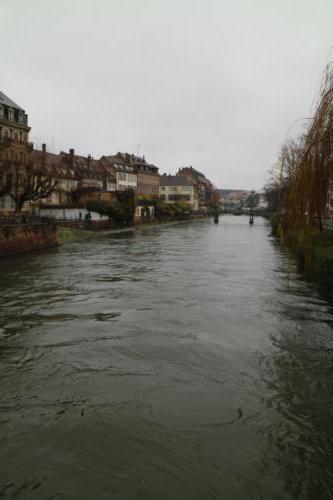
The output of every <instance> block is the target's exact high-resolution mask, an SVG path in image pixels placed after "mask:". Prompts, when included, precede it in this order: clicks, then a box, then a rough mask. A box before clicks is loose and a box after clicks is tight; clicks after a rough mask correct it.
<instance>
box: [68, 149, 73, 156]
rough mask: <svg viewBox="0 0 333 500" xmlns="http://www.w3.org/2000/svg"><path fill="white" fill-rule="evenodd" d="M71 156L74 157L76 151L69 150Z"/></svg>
mask: <svg viewBox="0 0 333 500" xmlns="http://www.w3.org/2000/svg"><path fill="white" fill-rule="evenodd" d="M69 154H70V155H71V156H74V149H73V148H71V149H70V150H69Z"/></svg>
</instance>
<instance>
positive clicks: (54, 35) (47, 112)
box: [0, 0, 333, 189]
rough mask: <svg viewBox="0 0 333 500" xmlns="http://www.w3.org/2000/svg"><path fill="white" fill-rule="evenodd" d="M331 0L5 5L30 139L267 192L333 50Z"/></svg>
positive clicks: (21, 1) (13, 74)
mask: <svg viewBox="0 0 333 500" xmlns="http://www.w3.org/2000/svg"><path fill="white" fill-rule="evenodd" d="M332 19H333V0H252V1H251V0H233V1H231V0H229V1H225V0H0V22H1V30H0V46H1V47H2V49H1V86H0V90H2V91H3V92H4V93H5V94H7V95H8V96H9V97H11V98H12V99H13V100H14V101H16V102H17V103H18V104H20V105H21V106H22V107H23V108H25V109H26V111H27V112H28V113H29V119H30V125H31V127H32V135H31V137H32V140H33V141H35V142H39V143H41V142H47V143H48V144H50V146H51V143H52V137H53V143H54V150H55V152H57V151H59V150H60V149H63V150H67V149H68V148H70V147H74V148H75V150H76V151H77V152H79V153H82V154H88V153H91V154H92V155H93V156H94V157H96V158H97V157H99V156H101V155H102V154H107V153H108V154H113V153H115V152H117V151H127V152H130V153H131V152H133V153H136V152H137V151H138V144H140V148H139V151H140V153H141V154H143V153H144V154H145V155H146V158H147V160H148V161H151V162H153V163H155V164H156V165H157V166H158V167H160V172H161V173H163V172H164V171H167V172H169V173H175V172H176V171H177V169H178V168H179V167H182V166H185V165H193V166H194V167H195V168H197V169H199V170H202V171H203V172H204V173H205V174H206V175H207V176H208V177H209V178H210V179H211V180H212V181H213V182H214V183H215V184H216V185H217V186H218V187H220V188H249V189H251V188H260V187H262V185H263V183H264V180H265V175H266V172H267V170H268V168H269V167H270V166H271V165H272V164H273V163H274V162H275V161H276V157H277V153H278V149H279V145H280V144H281V142H282V141H283V140H284V138H285V136H286V134H287V131H288V129H289V127H290V125H291V123H292V122H293V121H294V120H295V119H297V118H299V117H302V116H308V115H309V113H310V111H311V109H312V103H313V99H314V97H315V95H316V93H317V91H318V87H319V83H320V80H321V76H322V73H323V70H324V66H325V64H326V63H327V62H328V60H329V58H330V56H332V45H333V28H332Z"/></svg>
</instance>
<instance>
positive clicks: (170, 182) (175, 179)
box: [160, 174, 192, 186]
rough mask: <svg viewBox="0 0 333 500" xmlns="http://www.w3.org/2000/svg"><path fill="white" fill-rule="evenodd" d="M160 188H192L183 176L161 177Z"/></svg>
mask: <svg viewBox="0 0 333 500" xmlns="http://www.w3.org/2000/svg"><path fill="white" fill-rule="evenodd" d="M160 186H192V184H191V183H190V182H189V180H188V179H186V177H184V176H182V175H165V174H164V175H160Z"/></svg>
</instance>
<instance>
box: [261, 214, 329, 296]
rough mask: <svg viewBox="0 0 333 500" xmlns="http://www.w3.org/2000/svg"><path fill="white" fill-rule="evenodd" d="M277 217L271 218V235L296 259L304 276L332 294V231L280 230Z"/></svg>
mask: <svg viewBox="0 0 333 500" xmlns="http://www.w3.org/2000/svg"><path fill="white" fill-rule="evenodd" d="M280 222H281V221H280V219H279V217H277V216H275V217H273V218H272V219H271V223H272V229H273V231H272V232H273V235H274V236H276V238H277V239H278V241H279V242H280V243H281V245H283V246H285V247H287V248H288V250H290V251H291V252H292V253H293V254H294V255H296V257H297V259H298V264H299V268H300V270H301V271H302V272H303V273H304V275H305V277H306V278H307V279H308V280H310V281H312V282H315V283H316V284H318V285H319V286H320V288H321V289H322V291H324V292H325V294H326V295H327V294H328V295H329V296H333V231H330V230H323V231H319V230H314V229H307V230H295V229H294V230H289V231H286V230H284V231H283V230H282V229H281V223H280Z"/></svg>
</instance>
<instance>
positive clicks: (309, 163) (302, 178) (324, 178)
mask: <svg viewBox="0 0 333 500" xmlns="http://www.w3.org/2000/svg"><path fill="white" fill-rule="evenodd" d="M275 185H276V186H277V189H278V190H279V189H280V190H283V196H280V199H281V203H282V205H281V207H280V209H281V213H282V215H281V218H280V231H281V232H282V233H285V232H290V231H298V232H299V231H305V232H307V234H311V232H312V233H315V232H316V231H318V230H320V231H321V230H322V229H323V218H324V217H325V213H326V210H327V202H328V196H329V192H330V187H331V186H333V63H330V64H329V65H328V66H327V67H326V69H325V74H324V78H323V82H322V85H321V89H320V93H319V97H318V100H317V102H316V105H315V112H314V115H313V117H312V118H311V119H310V121H309V122H308V124H307V127H306V129H305V132H304V133H303V134H302V135H301V136H300V137H298V138H297V139H292V140H288V141H286V142H285V143H284V144H283V145H282V148H281V152H280V158H279V171H278V175H277V178H276V180H275Z"/></svg>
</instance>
